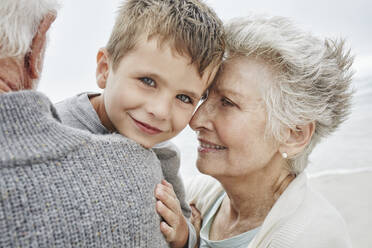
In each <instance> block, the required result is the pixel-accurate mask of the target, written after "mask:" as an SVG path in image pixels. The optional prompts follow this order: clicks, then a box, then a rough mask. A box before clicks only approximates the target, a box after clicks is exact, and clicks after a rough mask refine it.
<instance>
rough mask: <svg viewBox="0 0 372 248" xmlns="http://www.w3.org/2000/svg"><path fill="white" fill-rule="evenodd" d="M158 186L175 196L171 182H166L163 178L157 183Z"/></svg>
mask: <svg viewBox="0 0 372 248" xmlns="http://www.w3.org/2000/svg"><path fill="white" fill-rule="evenodd" d="M169 185H170V186H169ZM158 188H160V189H162V190H164V191H166V192H167V193H168V194H170V195H172V196H173V197H177V196H176V193H175V192H174V189H173V186H172V184H170V183H168V182H167V181H165V180H163V181H162V183H161V184H158Z"/></svg>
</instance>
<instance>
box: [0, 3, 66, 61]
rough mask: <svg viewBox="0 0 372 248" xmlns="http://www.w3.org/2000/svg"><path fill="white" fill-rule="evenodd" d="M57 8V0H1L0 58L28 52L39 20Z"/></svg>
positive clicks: (22, 54) (17, 55)
mask: <svg viewBox="0 0 372 248" xmlns="http://www.w3.org/2000/svg"><path fill="white" fill-rule="evenodd" d="M58 8H59V4H58V2H57V0H1V3H0V59H3V58H10V57H19V56H24V55H25V54H26V53H27V52H29V48H30V45H31V42H32V39H33V37H34V36H35V34H36V32H37V29H38V27H39V24H40V22H41V20H42V19H43V18H44V17H45V16H46V15H47V14H48V13H49V12H56V11H57V9H58Z"/></svg>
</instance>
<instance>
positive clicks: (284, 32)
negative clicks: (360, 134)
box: [225, 15, 353, 174]
mask: <svg viewBox="0 0 372 248" xmlns="http://www.w3.org/2000/svg"><path fill="white" fill-rule="evenodd" d="M225 28H226V39H227V41H226V46H227V54H226V56H227V59H229V57H234V56H250V57H252V56H253V57H255V58H259V59H261V60H263V61H265V63H267V64H269V65H270V66H272V68H273V69H274V72H275V74H276V80H275V82H273V83H272V84H271V85H270V86H269V88H267V89H264V90H263V99H264V100H265V103H266V109H267V120H268V121H267V134H271V135H273V137H274V138H275V139H276V140H278V141H279V142H281V141H283V137H282V133H283V132H282V130H283V129H284V128H291V129H292V130H296V127H297V126H299V125H305V124H309V123H311V122H315V132H314V135H313V137H312V139H311V141H310V143H309V144H308V146H307V147H306V149H305V150H304V151H302V152H301V153H300V154H297V155H295V156H294V157H291V158H290V159H288V165H289V168H290V170H291V172H292V173H295V174H299V173H301V172H302V171H303V170H304V169H305V168H306V166H307V164H308V156H309V154H310V152H311V151H312V149H313V148H314V146H315V145H316V144H317V143H318V142H319V141H320V140H321V139H322V138H323V137H326V136H328V135H329V134H330V133H332V132H334V131H335V129H336V128H337V127H338V126H339V125H340V123H342V122H343V121H344V120H345V118H346V117H347V116H348V114H349V112H350V107H351V98H352V92H353V90H352V89H351V80H352V75H353V71H352V70H351V65H352V62H353V57H352V56H350V51H345V45H344V42H343V41H342V40H330V39H325V40H322V39H320V38H317V37H315V36H313V35H312V34H310V33H308V32H305V31H302V30H301V29H299V28H298V27H296V26H295V25H294V24H293V23H292V22H291V21H290V20H289V19H287V18H284V17H269V16H266V15H251V16H248V17H246V18H239V19H234V20H232V21H231V22H229V23H227V24H226V26H225Z"/></svg>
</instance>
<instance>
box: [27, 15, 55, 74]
mask: <svg viewBox="0 0 372 248" xmlns="http://www.w3.org/2000/svg"><path fill="white" fill-rule="evenodd" d="M56 16H57V15H56V13H54V12H50V13H48V14H47V15H46V16H45V17H44V18H43V19H42V20H41V22H40V24H39V27H38V29H37V32H36V34H35V36H34V38H33V39H32V43H31V47H30V52H29V53H28V54H27V55H26V57H25V60H26V61H25V66H26V68H27V71H28V73H29V76H30V78H31V79H38V78H39V77H40V75H41V70H42V67H43V60H44V50H45V44H46V40H47V39H46V34H47V32H48V30H49V28H50V26H51V25H52V23H53V22H54V20H55V19H56Z"/></svg>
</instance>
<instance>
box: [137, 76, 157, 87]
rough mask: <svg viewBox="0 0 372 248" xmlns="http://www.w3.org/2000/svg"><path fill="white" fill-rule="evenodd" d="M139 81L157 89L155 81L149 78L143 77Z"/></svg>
mask: <svg viewBox="0 0 372 248" xmlns="http://www.w3.org/2000/svg"><path fill="white" fill-rule="evenodd" d="M139 80H141V82H142V83H144V84H146V85H148V86H150V87H156V83H155V81H154V80H153V79H151V78H149V77H142V78H140V79H139Z"/></svg>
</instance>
